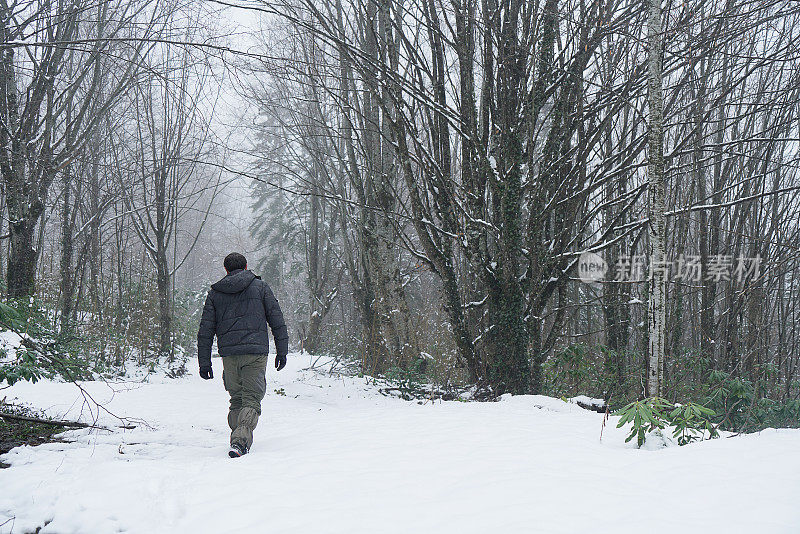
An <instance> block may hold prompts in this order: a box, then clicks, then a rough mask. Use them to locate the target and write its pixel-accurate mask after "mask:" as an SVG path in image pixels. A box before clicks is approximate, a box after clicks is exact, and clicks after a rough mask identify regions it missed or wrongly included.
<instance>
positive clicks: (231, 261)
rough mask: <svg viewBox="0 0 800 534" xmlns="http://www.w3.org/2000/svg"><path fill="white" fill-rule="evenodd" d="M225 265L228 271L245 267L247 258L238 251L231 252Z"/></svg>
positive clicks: (226, 258) (226, 257)
mask: <svg viewBox="0 0 800 534" xmlns="http://www.w3.org/2000/svg"><path fill="white" fill-rule="evenodd" d="M224 265H225V270H226V271H228V272H231V271H235V270H237V269H244V268H246V267H247V258H245V257H244V256H242V255H241V254H239V253H238V252H231V253H230V254H228V255H227V256H225V262H224Z"/></svg>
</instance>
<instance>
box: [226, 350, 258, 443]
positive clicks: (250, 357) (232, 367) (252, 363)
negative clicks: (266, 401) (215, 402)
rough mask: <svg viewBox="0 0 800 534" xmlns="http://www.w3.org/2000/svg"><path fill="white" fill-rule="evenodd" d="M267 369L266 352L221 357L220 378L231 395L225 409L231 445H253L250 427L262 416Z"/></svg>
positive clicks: (253, 427)
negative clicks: (226, 410)
mask: <svg viewBox="0 0 800 534" xmlns="http://www.w3.org/2000/svg"><path fill="white" fill-rule="evenodd" d="M266 372H267V355H266V354H241V355H237V356H225V357H223V358H222V381H223V382H224V384H225V390H227V392H228V393H229V394H230V396H231V406H230V410H229V411H228V426H230V427H231V445H233V444H234V443H237V444H239V445H242V446H244V447H245V448H246V449H249V448H250V446H251V445H252V444H253V430H255V428H256V425H257V424H258V416H259V415H261V400H262V399H263V398H264V394H265V393H266V392H267V380H266Z"/></svg>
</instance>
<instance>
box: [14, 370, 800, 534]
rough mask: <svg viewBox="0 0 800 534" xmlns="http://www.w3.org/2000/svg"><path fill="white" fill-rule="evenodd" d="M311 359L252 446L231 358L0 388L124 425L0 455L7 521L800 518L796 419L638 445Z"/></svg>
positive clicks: (229, 525) (126, 526)
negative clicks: (230, 377) (397, 386)
mask: <svg viewBox="0 0 800 534" xmlns="http://www.w3.org/2000/svg"><path fill="white" fill-rule="evenodd" d="M310 365H311V359H310V358H309V357H308V356H301V355H296V354H295V355H290V357H289V365H288V366H287V368H286V369H285V370H283V371H281V372H280V373H276V372H275V370H274V368H272V367H270V368H269V372H268V376H267V397H266V398H265V399H264V403H263V414H262V418H261V421H260V423H259V426H258V428H257V429H256V431H255V443H254V445H253V448H252V450H251V452H250V454H248V455H247V456H245V457H243V458H239V459H230V458H228V456H227V450H228V428H227V425H226V410H227V394H226V393H225V391H224V389H223V387H222V383H221V375H222V368H221V365H220V362H219V361H218V360H215V361H214V371H215V373H216V378H215V380H211V381H203V380H201V379H199V378H198V377H197V376H196V374H193V375H191V376H187V377H185V378H182V379H176V380H175V379H168V378H159V377H152V376H151V377H150V378H149V379H148V380H147V381H146V382H142V381H137V380H133V379H129V380H128V381H119V382H113V383H111V382H108V383H106V382H100V381H97V382H85V383H83V384H82V386H83V388H84V390H85V393H81V392H80V391H78V389H77V388H76V386H75V385H73V384H69V383H60V382H54V381H42V382H39V383H37V384H29V383H20V384H17V385H15V386H13V387H11V388H7V389H5V390H4V392H3V393H4V394H5V395H7V397H8V401H9V402H12V401H13V402H16V403H27V404H29V405H31V406H32V407H34V408H35V409H37V410H43V411H44V413H46V414H48V415H50V416H52V417H54V418H57V419H71V420H75V419H79V420H81V421H85V422H92V423H94V424H96V425H101V426H104V427H108V428H112V429H113V430H100V429H96V428H95V429H79V430H71V431H68V432H65V433H63V434H60V435H59V438H62V439H64V440H66V441H67V442H53V443H45V444H42V445H38V446H21V447H16V448H14V449H12V450H11V451H10V452H8V453H6V454H4V455H2V456H0V461H2V462H5V463H6V464H10V467H9V468H7V469H0V533H1V534H7V533H13V534H21V533H26V532H41V533H48V532H49V533H59V534H63V533H90V534H102V533H106V532H109V533H110V532H132V533H143V534H145V533H146V534H150V533H161V532H164V533H167V532H168V533H192V534H194V533H214V534H218V533H223V532H224V533H249V532H270V533H273V534H274V533H285V532H296V533H303V534H306V533H307V534H321V533H325V534H327V533H340V532H341V533H347V534H353V533H362V532H363V533H374V532H381V533H395V532H397V533H410V532H413V533H437V534H438V533H444V532H458V533H459V534H464V533H481V534H484V533H486V532H497V533H517V532H519V533H546V534H550V533H553V534H555V533H564V534H576V533H578V534H583V533H593V534H598V533H609V534H610V533H613V534H619V533H627V532H643V531H647V532H648V533H670V534H672V533H674V532H682V533H695V532H696V533H700V532H722V533H726V534H729V533H745V532H747V533H748V534H749V533H751V532H759V533H786V534H797V533H798V532H800V506H798V502H800V430H772V429H770V430H765V431H762V432H760V433H758V434H751V435H742V436H736V437H723V438H720V439H715V440H711V441H705V442H701V443H694V444H691V445H687V446H684V447H678V446H675V445H674V444H672V443H671V442H670V441H669V440H663V439H662V440H660V441H659V440H648V443H646V444H645V448H643V449H641V450H639V449H636V448H635V445H633V444H632V443H625V442H624V440H625V436H626V432H624V431H623V429H616V428H614V427H615V424H616V420H617V418H615V417H611V418H610V420H609V421H608V423H607V424H606V425H605V428H604V429H603V437H602V441H601V440H600V433H601V428H603V415H602V414H598V413H595V412H592V411H588V410H585V409H582V408H580V407H578V406H577V405H575V404H571V403H568V402H565V401H563V400H560V399H554V398H550V397H543V396H517V397H510V396H506V397H503V398H502V399H501V400H500V401H499V402H459V401H447V402H443V401H406V400H402V399H399V398H394V397H387V396H384V395H383V394H381V392H380V391H379V385H376V384H375V383H373V381H371V380H370V379H367V378H363V377H361V378H359V377H354V376H342V375H338V374H336V373H328V372H327V371H326V369H327V368H326V366H324V365H323V366H321V367H317V368H313V369H310V368H309V366H310ZM193 367H194V366H191V365H190V368H192V369H193ZM86 395H91V397H92V398H93V399H94V400H96V401H98V402H101V403H102V404H103V405H104V407H105V409H107V410H108V411H109V412H111V414H114V415H116V416H121V417H127V418H130V419H127V420H125V421H124V424H127V425H136V428H134V429H127V430H126V429H120V428H117V427H118V426H119V425H121V424H123V422H121V421H120V420H118V419H115V418H114V417H113V416H112V415H111V414H110V413H106V412H105V411H103V410H101V411H100V413H99V414H98V413H97V410H96V409H95V408H94V407H93V406H92V403H91V402H87V397H86ZM37 529H41V530H37Z"/></svg>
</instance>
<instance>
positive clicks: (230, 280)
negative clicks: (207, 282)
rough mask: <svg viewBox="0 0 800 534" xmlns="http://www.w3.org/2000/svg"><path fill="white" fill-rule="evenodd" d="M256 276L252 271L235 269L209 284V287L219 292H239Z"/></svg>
mask: <svg viewBox="0 0 800 534" xmlns="http://www.w3.org/2000/svg"><path fill="white" fill-rule="evenodd" d="M256 278H258V277H257V276H256V275H254V274H253V272H252V271H248V270H245V269H237V270H235V271H231V272H230V273H228V276H226V277H225V278H223V279H222V280H220V281H219V282H217V283H215V284H211V289H213V290H214V291H219V292H220V293H230V294H233V293H241V292H242V291H244V290H245V289H247V288H248V287H249V286H250V284H252V283H253V280H255V279H256Z"/></svg>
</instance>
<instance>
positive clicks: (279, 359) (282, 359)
mask: <svg viewBox="0 0 800 534" xmlns="http://www.w3.org/2000/svg"><path fill="white" fill-rule="evenodd" d="M284 367H286V355H285V354H283V355H281V354H278V355H277V356H275V369H277V370H278V371H280V370H281V369H283V368H284Z"/></svg>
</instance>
